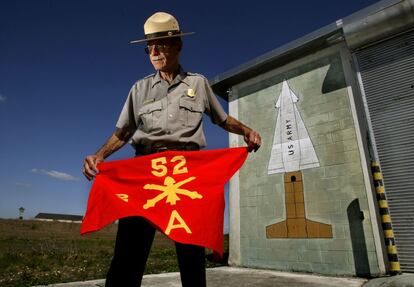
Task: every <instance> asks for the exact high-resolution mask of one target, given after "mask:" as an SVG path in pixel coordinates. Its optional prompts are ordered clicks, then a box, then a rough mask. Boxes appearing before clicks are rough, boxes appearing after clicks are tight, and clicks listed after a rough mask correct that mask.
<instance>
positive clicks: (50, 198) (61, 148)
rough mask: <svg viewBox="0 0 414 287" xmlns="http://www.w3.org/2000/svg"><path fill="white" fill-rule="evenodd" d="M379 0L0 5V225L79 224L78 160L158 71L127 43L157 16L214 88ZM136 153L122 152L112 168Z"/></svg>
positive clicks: (210, 129) (215, 141) (222, 138)
mask: <svg viewBox="0 0 414 287" xmlns="http://www.w3.org/2000/svg"><path fill="white" fill-rule="evenodd" d="M374 2H377V1H373V0H348V1H331V0H330V1H328V0H313V1H306V0H302V1H270V0H269V1H265V0H256V1H236V0H227V1H217V0H211V1H187V0H182V1H171V0H170V1H161V0H151V1H138V0H135V1H132V0H131V1H98V0H93V1H92V0H60V1H58V0H48V1H46V0H37V1H29V0H26V1H24V0H2V1H1V2H0V132H1V136H0V143H1V149H0V217H1V218H16V217H18V215H19V214H18V208H19V207H21V206H23V207H24V208H25V209H26V211H25V218H31V217H33V216H35V215H36V214H37V213H39V212H50V213H69V214H83V212H84V210H85V205H86V201H87V196H88V192H89V188H90V183H89V182H88V181H87V180H85V179H84V178H83V176H82V174H81V168H82V160H83V158H84V156H85V155H87V154H90V153H93V152H95V151H96V150H97V149H98V148H99V147H100V146H101V145H102V144H103V143H104V141H105V140H106V139H107V137H108V136H109V135H110V134H111V133H112V132H113V130H114V127H115V122H116V120H117V118H118V115H119V112H120V110H121V108H122V105H123V103H124V101H125V98H126V96H127V93H128V91H129V89H130V87H131V85H132V84H133V83H134V82H135V81H136V80H137V79H140V78H142V77H144V76H146V75H148V74H150V73H152V72H153V69H152V66H151V64H150V63H149V61H148V59H147V56H146V55H145V54H144V51H143V48H144V46H143V45H130V44H128V43H129V40H134V39H140V38H142V35H143V31H142V26H143V23H144V22H145V20H146V19H147V18H148V16H150V15H151V14H153V13H154V12H156V11H166V12H170V13H172V14H174V15H175V16H176V17H177V18H178V20H179V22H180V25H181V28H182V30H184V31H194V32H196V34H194V35H192V36H187V37H185V38H183V40H184V48H183V52H182V57H181V62H182V65H183V67H184V68H185V69H186V70H189V71H192V72H198V73H201V74H204V75H205V76H206V77H207V78H212V77H214V76H216V75H219V74H221V73H223V72H226V71H227V70H229V69H232V68H234V67H236V66H238V65H240V64H243V63H245V62H247V61H249V60H251V59H253V58H255V57H257V56H260V55H262V54H263V53H265V52H268V51H270V50H273V49H275V48H277V47H279V46H281V45H283V44H286V43H288V42H290V41H293V40H295V39H297V38H299V37H301V36H303V35H306V34H307V33H310V32H312V31H314V30H316V29H318V28H320V27H322V26H325V25H327V24H330V23H332V22H335V21H336V20H338V19H340V18H343V17H346V16H348V15H349V14H352V13H353V12H355V11H358V10H360V9H362V8H364V7H367V6H369V5H371V4H373V3H374ZM222 103H223V105H224V106H225V109H226V110H227V103H225V102H223V101H222ZM205 130H206V135H207V141H208V148H220V147H226V146H227V145H228V137H227V134H226V133H224V132H223V131H221V130H220V129H219V128H218V127H215V126H213V125H211V124H210V122H209V120H207V121H206V124H205ZM259 132H260V131H259ZM132 155H133V151H132V149H131V148H130V147H129V146H126V147H124V148H123V150H121V151H119V152H118V153H117V154H115V155H113V156H111V157H110V158H109V160H111V159H120V158H128V157H131V156H132Z"/></svg>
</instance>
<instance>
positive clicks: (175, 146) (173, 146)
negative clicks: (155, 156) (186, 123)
mask: <svg viewBox="0 0 414 287" xmlns="http://www.w3.org/2000/svg"><path fill="white" fill-rule="evenodd" d="M199 149H200V146H199V145H198V144H196V143H182V144H180V143H154V144H153V145H151V146H150V147H145V148H138V149H137V150H136V153H137V154H142V155H146V154H152V153H158V152H163V151H167V150H183V151H195V150H199Z"/></svg>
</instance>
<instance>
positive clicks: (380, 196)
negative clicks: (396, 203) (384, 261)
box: [371, 161, 401, 275]
mask: <svg viewBox="0 0 414 287" xmlns="http://www.w3.org/2000/svg"><path fill="white" fill-rule="evenodd" d="M371 171H372V174H373V178H374V185H375V191H376V193H377V200H378V206H379V211H380V215H381V225H382V230H383V231H384V238H385V245H386V246H387V253H388V261H389V263H390V274H391V275H396V274H400V273H401V269H400V262H399V261H398V254H397V246H396V245H395V238H394V232H393V231H392V224H391V217H390V211H389V209H388V201H387V197H386V196H385V189H384V182H383V178H382V173H381V169H380V167H379V164H378V163H377V162H374V161H373V162H372V163H371Z"/></svg>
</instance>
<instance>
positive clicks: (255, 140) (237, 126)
mask: <svg viewBox="0 0 414 287" xmlns="http://www.w3.org/2000/svg"><path fill="white" fill-rule="evenodd" d="M220 126H221V127H222V128H223V129H225V130H226V131H228V132H231V133H235V134H238V135H242V136H243V137H244V141H245V142H246V143H247V150H248V151H249V152H251V151H253V150H254V151H255V152H256V151H257V150H258V149H259V147H260V146H261V145H262V138H261V137H260V134H259V133H258V132H256V131H254V130H252V129H251V128H249V127H248V126H246V125H244V124H243V123H242V122H240V121H238V120H236V119H235V118H233V117H232V116H227V119H226V120H225V121H224V122H223V123H222V124H220Z"/></svg>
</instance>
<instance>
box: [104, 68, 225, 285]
mask: <svg viewBox="0 0 414 287" xmlns="http://www.w3.org/2000/svg"><path fill="white" fill-rule="evenodd" d="M203 113H206V114H207V115H209V116H210V118H211V120H212V122H213V123H215V124H222V123H224V122H225V120H226V118H227V114H226V113H225V112H224V110H223V108H222V107H221V105H220V103H219V102H218V100H217V98H216V96H215V95H214V94H213V92H212V90H211V88H210V85H209V83H208V81H207V79H206V78H205V77H203V76H202V75H199V74H194V73H188V72H185V71H184V70H183V69H181V70H180V73H179V74H178V75H177V76H176V77H175V79H174V80H173V82H172V83H171V84H169V83H168V82H166V81H165V80H164V79H162V78H161V76H160V72H157V73H155V74H153V75H150V76H148V77H146V78H144V79H142V80H139V81H137V82H136V83H135V84H134V85H133V86H132V88H131V91H130V93H129V95H128V98H127V100H126V102H125V105H124V107H123V109H122V112H121V114H120V116H119V119H118V122H117V124H116V126H117V128H122V129H128V130H132V131H135V132H134V134H133V135H132V137H131V143H132V145H133V146H134V148H135V150H136V154H137V155H146V154H151V153H156V152H160V151H165V150H198V149H200V148H203V147H205V146H206V140H205V137H204V132H203V125H202V119H203ZM154 234H155V228H154V227H153V226H152V225H151V224H150V223H148V222H147V221H146V220H145V219H143V218H142V217H127V218H122V219H120V220H119V224H118V233H117V238H116V244H115V252H114V257H113V259H112V262H111V266H110V268H109V271H108V274H107V278H106V285H105V286H107V287H112V286H125V287H128V286H140V284H141V280H142V276H143V273H144V270H145V266H146V261H147V258H148V254H149V252H150V249H151V245H152V241H153V239H154ZM175 246H176V252H177V258H178V264H179V267H180V275H181V282H182V286H184V287H187V286H191V287H192V286H197V287H203V286H205V284H206V275H205V251H204V247H200V246H195V245H189V244H181V243H175ZM137 283H139V284H137Z"/></svg>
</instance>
